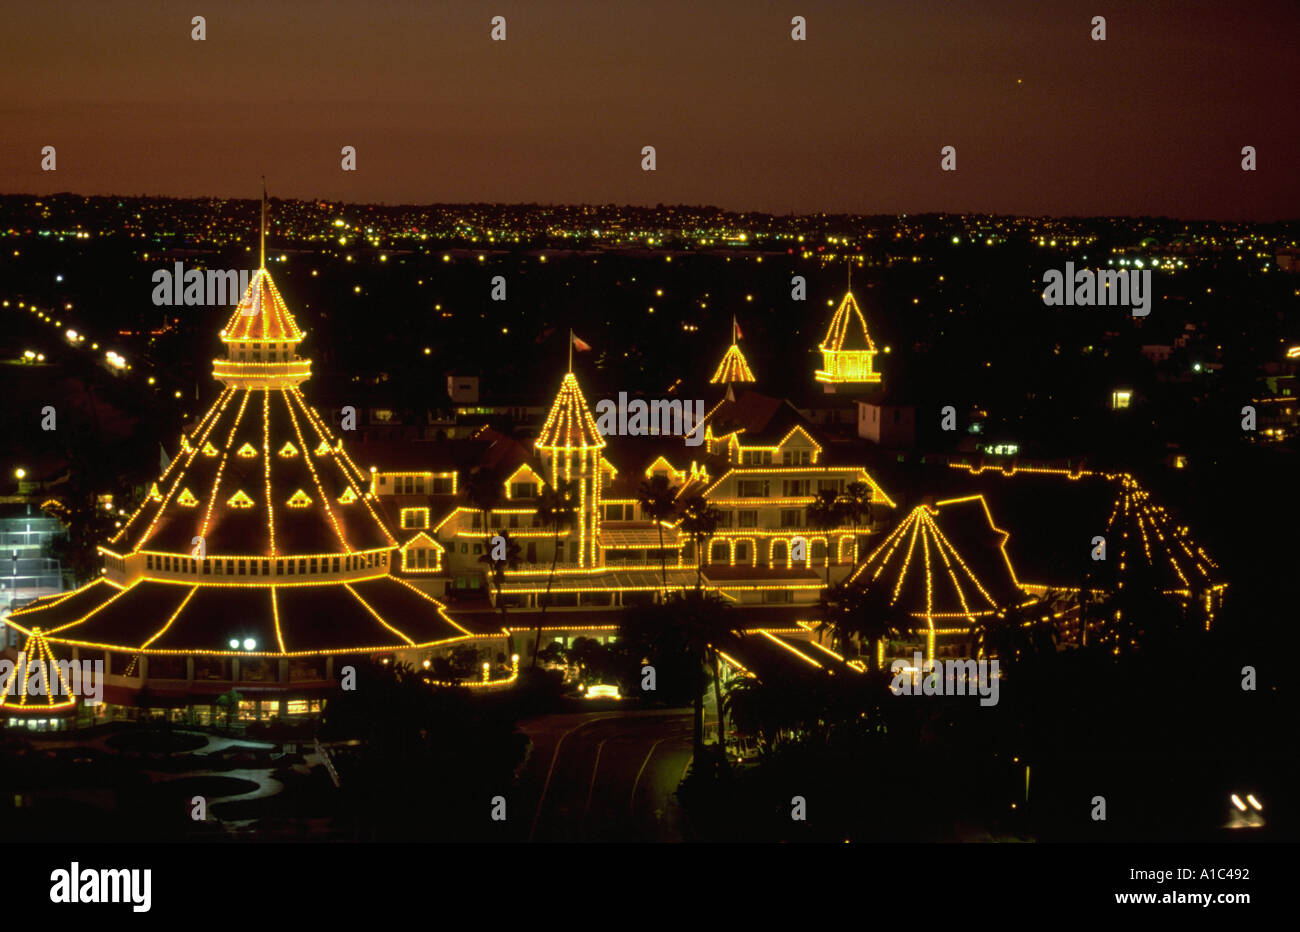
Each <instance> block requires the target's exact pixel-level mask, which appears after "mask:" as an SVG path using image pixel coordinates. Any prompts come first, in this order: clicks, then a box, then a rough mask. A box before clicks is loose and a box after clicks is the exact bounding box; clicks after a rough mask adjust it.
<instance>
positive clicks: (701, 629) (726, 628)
mask: <svg viewBox="0 0 1300 932" xmlns="http://www.w3.org/2000/svg"><path fill="white" fill-rule="evenodd" d="M727 608H728V606H727V603H726V602H725V601H723V599H722V598H721V597H720V596H719V595H718V594H717V593H714V592H702V591H700V590H698V589H697V590H695V591H694V592H690V591H687V592H674V593H671V594H670V595H669V596H668V599H667V601H665V602H664V603H663V604H662V605H656V606H653V607H650V606H647V609H648V611H646V612H645V613H643V614H642V616H641V617H642V619H643V621H642V623H643V624H649V625H651V626H655V627H658V628H660V629H661V630H660V631H658V632H643V633H642V636H643V637H648V639H649V641H650V642H651V643H661V644H681V645H684V647H685V649H686V652H687V653H688V654H689V655H690V657H691V658H692V660H691V669H692V670H693V671H694V676H695V686H694V688H693V689H692V695H693V702H694V713H695V715H694V718H695V723H694V741H695V756H696V759H697V760H702V758H703V752H704V690H705V684H704V682H703V677H704V674H705V671H706V670H708V669H710V668H711V669H712V671H713V699H714V702H715V703H716V705H717V709H718V750H719V751H723V752H725V749H726V734H727V730H726V724H725V719H726V705H725V704H724V702H723V699H722V685H721V675H720V668H721V664H720V663H719V660H718V651H719V650H720V649H723V648H725V647H727V645H728V644H730V643H731V642H733V641H734V640H735V639H736V638H737V636H738V635H737V632H736V629H735V622H734V621H733V620H732V618H731V613H730V612H729V611H728V610H727ZM724 758H725V754H724Z"/></svg>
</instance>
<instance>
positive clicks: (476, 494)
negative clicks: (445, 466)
mask: <svg viewBox="0 0 1300 932" xmlns="http://www.w3.org/2000/svg"><path fill="white" fill-rule="evenodd" d="M465 497H466V498H467V499H469V502H470V504H471V505H473V506H474V507H475V508H477V509H478V510H479V511H480V512H481V513H482V515H483V538H484V540H485V541H486V542H487V543H488V545H490V544H491V541H492V528H491V521H490V520H489V519H490V518H491V515H492V509H494V508H496V507H497V506H498V505H500V504H501V482H500V480H499V479H497V477H496V476H495V475H494V474H493V473H492V471H491V470H490V469H486V468H484V467H482V466H479V467H478V468H476V469H475V470H474V471H473V472H471V473H470V474H469V478H468V479H467V480H466V482H465Z"/></svg>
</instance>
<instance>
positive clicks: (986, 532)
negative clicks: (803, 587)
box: [850, 496, 1023, 627]
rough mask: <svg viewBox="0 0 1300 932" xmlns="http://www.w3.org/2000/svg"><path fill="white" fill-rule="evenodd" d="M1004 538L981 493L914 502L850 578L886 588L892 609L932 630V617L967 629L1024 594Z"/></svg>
mask: <svg viewBox="0 0 1300 932" xmlns="http://www.w3.org/2000/svg"><path fill="white" fill-rule="evenodd" d="M936 519H937V520H936ZM940 521H942V522H943V523H944V525H945V526H946V527H947V528H948V533H945V531H944V530H943V529H941V528H940V526H939V522H940ZM1008 536H1009V535H1008V534H1007V533H1006V532H1005V531H1002V530H1000V529H999V528H997V527H995V526H994V524H993V521H992V518H991V516H990V515H989V511H988V507H987V505H985V503H984V500H983V498H981V497H979V496H972V497H970V498H966V499H954V500H951V501H948V502H941V503H940V504H939V506H938V507H930V506H926V505H918V506H916V507H915V508H913V509H912V511H911V512H910V513H909V514H908V515H907V516H906V517H905V518H904V519H903V520H902V521H901V522H900V523H899V524H898V526H897V527H895V528H894V530H893V531H892V532H890V533H889V534H888V535H887V536H886V537H885V539H884V540H883V541H881V543H880V545H879V546H878V547H877V548H876V549H875V550H874V551H872V553H871V554H870V555H869V556H868V557H867V558H866V560H864V561H863V563H862V565H861V566H859V567H858V569H857V570H856V571H854V573H853V575H852V577H850V581H851V582H853V583H856V584H858V585H864V586H867V587H869V588H870V587H872V586H883V587H884V589H885V592H886V594H887V595H888V596H889V599H890V602H891V604H893V605H897V606H898V607H899V608H901V609H902V610H903V611H905V612H907V613H909V614H911V615H912V616H913V617H914V618H917V619H918V620H920V621H923V622H927V623H929V625H930V627H934V622H935V620H936V619H950V620H951V621H952V622H955V623H957V624H963V623H964V624H971V623H973V622H974V619H975V618H976V617H978V616H980V615H984V614H987V613H989V612H993V611H997V610H998V609H1000V608H1001V607H1002V606H1004V605H1006V604H1007V603H1008V602H1010V601H1012V600H1013V599H1016V598H1019V597H1021V596H1022V595H1023V593H1022V592H1021V588H1020V583H1019V581H1018V580H1017V579H1016V577H1015V572H1014V570H1012V568H1011V562H1010V560H1009V559H1008V558H1007V556H1006V550H1005V544H1006V540H1007V538H1008ZM943 626H946V625H940V627H943Z"/></svg>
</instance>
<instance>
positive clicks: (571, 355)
mask: <svg viewBox="0 0 1300 932" xmlns="http://www.w3.org/2000/svg"><path fill="white" fill-rule="evenodd" d="M569 374H570V375H572V374H573V328H572V327H570V328H569Z"/></svg>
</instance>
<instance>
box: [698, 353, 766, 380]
mask: <svg viewBox="0 0 1300 932" xmlns="http://www.w3.org/2000/svg"><path fill="white" fill-rule="evenodd" d="M756 381H758V380H757V379H755V378H754V372H753V370H752V369H750V368H749V363H748V362H747V361H746V360H745V354H744V353H742V352H741V351H740V347H739V346H737V345H736V344H735V343H732V344H731V346H729V347H728V348H727V352H726V353H724V354H723V356H722V362H720V363H718V368H717V370H716V371H715V372H714V373H713V378H711V379H709V384H711V385H718V384H722V385H727V384H730V383H732V382H756Z"/></svg>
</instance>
